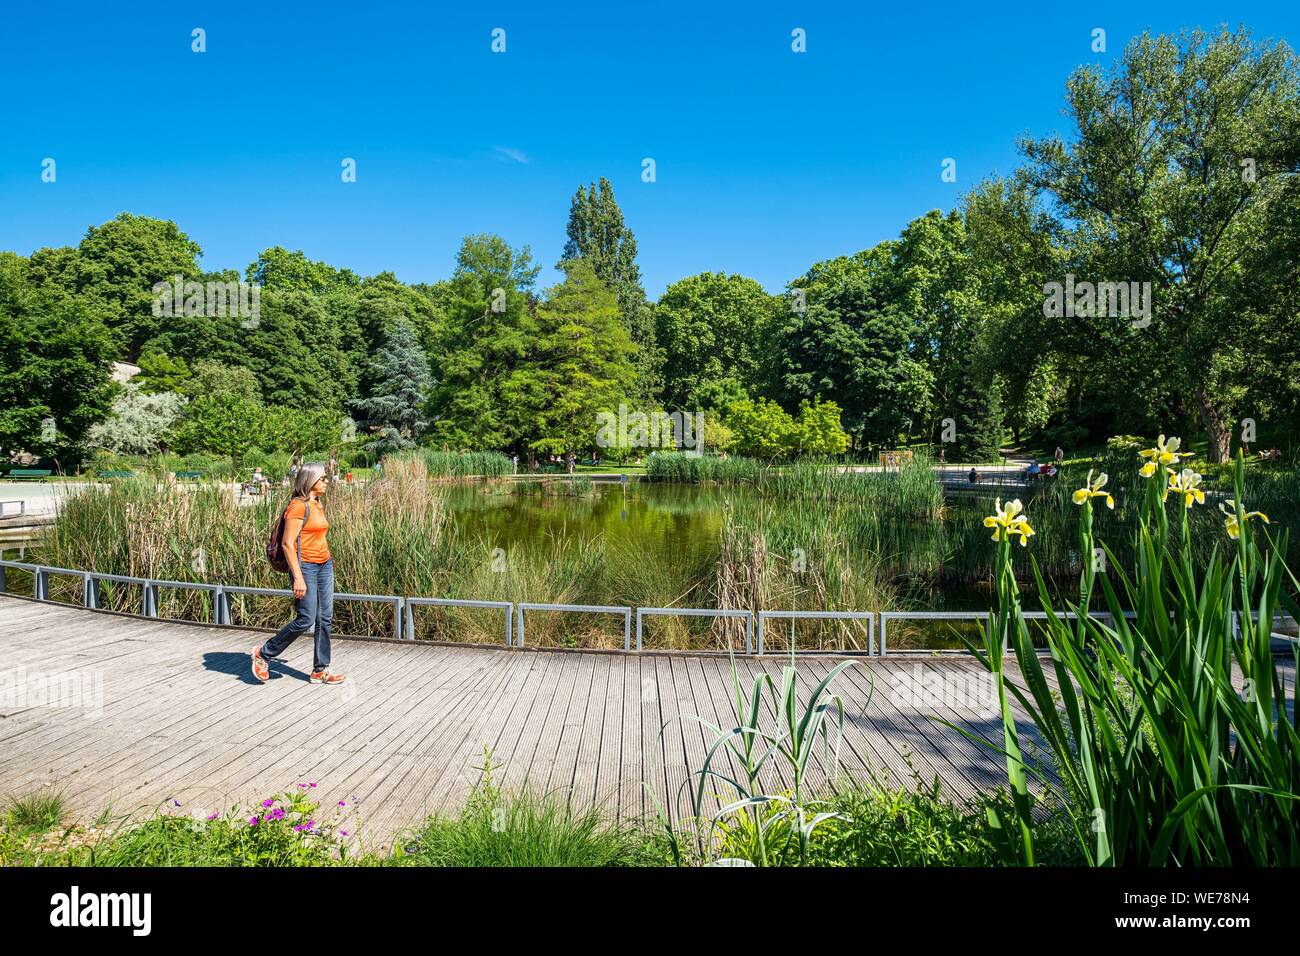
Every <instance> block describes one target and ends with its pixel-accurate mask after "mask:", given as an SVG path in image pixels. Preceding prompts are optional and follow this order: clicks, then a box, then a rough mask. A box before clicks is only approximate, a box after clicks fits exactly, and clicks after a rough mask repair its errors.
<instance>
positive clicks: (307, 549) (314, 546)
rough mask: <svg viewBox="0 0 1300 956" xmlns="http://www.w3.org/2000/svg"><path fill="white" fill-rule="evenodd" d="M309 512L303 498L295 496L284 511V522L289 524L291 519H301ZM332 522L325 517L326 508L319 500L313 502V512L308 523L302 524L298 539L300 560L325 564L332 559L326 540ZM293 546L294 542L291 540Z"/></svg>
mask: <svg viewBox="0 0 1300 956" xmlns="http://www.w3.org/2000/svg"><path fill="white" fill-rule="evenodd" d="M306 512H307V503H306V502H305V501H303V499H301V498H294V499H293V501H291V502H289V508H288V510H287V511H286V512H285V513H284V522H285V524H286V525H287V524H288V523H289V522H290V521H291V520H295V521H301V520H302V516H303V515H304V514H306ZM329 527H330V523H329V521H328V520H326V518H325V509H324V507H322V506H321V503H320V501H319V500H316V501H313V502H312V503H311V514H310V515H309V516H308V518H307V523H306V524H304V525H303V526H302V537H301V538H299V539H298V543H299V547H300V548H301V551H300V553H299V555H298V560H299V561H307V562H309V563H311V564H324V563H325V562H326V561H328V560H329V559H330V546H329V543H328V542H327V541H326V540H325V532H326V531H328V530H329ZM290 546H292V542H290Z"/></svg>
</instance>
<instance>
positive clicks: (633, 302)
mask: <svg viewBox="0 0 1300 956" xmlns="http://www.w3.org/2000/svg"><path fill="white" fill-rule="evenodd" d="M566 234H567V235H568V241H567V242H565V244H564V254H563V256H562V257H561V262H562V263H563V262H568V261H571V260H574V259H584V260H586V262H587V263H588V264H589V265H590V266H591V268H592V269H593V270H594V271H595V273H596V277H597V278H598V279H600V281H601V282H603V283H605V285H606V286H608V287H609V288H610V289H612V290H613V291H614V295H615V296H616V297H617V299H618V307H619V311H620V313H621V314H622V316H623V324H624V327H625V328H626V329H627V333H628V337H629V339H630V340H631V342H632V344H633V345H635V346H636V353H635V355H636V358H635V361H636V374H637V386H636V388H637V394H638V396H639V397H640V398H641V399H642V400H643V401H644V400H649V399H652V398H653V397H654V396H655V395H657V394H658V392H659V389H660V387H661V381H660V374H661V366H662V363H663V357H662V355H661V353H660V350H659V347H658V344H657V343H656V341H655V316H654V309H653V308H652V307H651V306H650V305H649V303H647V302H646V297H645V289H644V288H643V287H642V285H641V268H640V267H639V266H638V265H637V264H636V237H635V236H634V235H633V234H632V230H631V229H629V228H628V227H627V224H626V223H625V222H624V221H623V210H622V209H620V208H619V205H618V202H617V200H615V198H614V187H613V186H611V185H610V182H609V180H608V179H606V178H605V177H603V176H602V177H601V178H600V182H599V183H593V184H592V185H591V186H590V188H587V187H583V186H581V185H580V186H578V191H577V192H576V193H574V196H573V200H572V202H571V203H570V204H569V223H568V227H567V229H566Z"/></svg>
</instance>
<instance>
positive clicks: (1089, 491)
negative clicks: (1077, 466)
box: [1072, 468, 1115, 511]
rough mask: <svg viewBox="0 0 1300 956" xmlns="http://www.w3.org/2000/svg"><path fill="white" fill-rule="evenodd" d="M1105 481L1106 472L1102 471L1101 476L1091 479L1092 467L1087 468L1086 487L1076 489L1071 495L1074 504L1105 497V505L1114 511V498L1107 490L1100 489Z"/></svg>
mask: <svg viewBox="0 0 1300 956" xmlns="http://www.w3.org/2000/svg"><path fill="white" fill-rule="evenodd" d="M1106 481H1107V478H1106V473H1105V472H1104V471H1103V472H1102V473H1101V476H1100V477H1099V478H1098V479H1097V480H1096V481H1093V480H1092V469H1091V468H1089V469H1088V485H1087V487H1086V488H1080V489H1079V490H1078V491H1076V492H1075V493H1074V495H1073V496H1072V500H1073V501H1074V503H1075V504H1076V505H1081V504H1083V503H1084V502H1085V501H1087V500H1088V499H1090V498H1105V499H1106V507H1107V508H1109V509H1111V510H1112V511H1114V510H1115V499H1114V498H1112V497H1111V496H1110V494H1108V493H1107V492H1105V491H1102V490H1101V489H1103V488H1105V487H1106Z"/></svg>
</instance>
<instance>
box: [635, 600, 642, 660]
mask: <svg viewBox="0 0 1300 956" xmlns="http://www.w3.org/2000/svg"><path fill="white" fill-rule="evenodd" d="M641 610H642V609H641V608H637V609H636V652H637V653H638V654H640V653H641Z"/></svg>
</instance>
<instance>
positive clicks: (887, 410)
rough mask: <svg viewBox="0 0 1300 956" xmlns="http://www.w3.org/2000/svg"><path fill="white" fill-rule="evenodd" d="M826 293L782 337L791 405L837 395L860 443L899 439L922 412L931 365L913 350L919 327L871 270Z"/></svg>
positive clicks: (791, 319)
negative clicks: (913, 330)
mask: <svg viewBox="0 0 1300 956" xmlns="http://www.w3.org/2000/svg"><path fill="white" fill-rule="evenodd" d="M837 281H838V284H837V285H834V286H832V287H830V288H828V289H825V291H821V290H819V293H818V294H819V296H821V297H823V301H819V302H810V303H809V304H808V307H807V310H806V311H805V312H802V313H801V312H794V311H792V312H791V313H789V315H788V316H787V317H786V318H785V319H784V321H783V324H782V326H781V328H780V330H779V332H778V334H777V336H776V343H777V344H776V355H777V364H778V372H779V384H780V388H781V393H782V394H783V395H784V396H785V399H786V402H787V404H789V405H794V404H795V403H796V402H798V401H799V400H801V399H804V398H812V399H815V398H817V397H819V396H821V395H834V396H836V398H837V399H839V400H840V401H841V402H842V407H843V413H844V420H845V425H846V426H847V427H848V429H849V430H850V431H851V433H852V434H853V435H854V436H855V439H856V443H857V445H858V447H861V446H863V445H865V444H866V443H868V442H883V443H887V444H892V443H893V442H894V441H895V440H896V439H897V438H898V436H899V434H900V433H901V432H902V431H903V430H904V429H906V428H907V426H908V424H909V422H911V421H912V420H914V419H915V418H916V416H917V414H918V408H920V407H922V406H923V404H924V401H925V394H924V393H925V391H926V390H927V388H928V383H929V380H930V379H929V372H928V369H927V368H926V367H925V366H924V365H922V364H921V363H919V362H918V361H917V360H915V359H913V358H912V357H911V356H909V354H908V344H909V340H910V334H911V326H910V325H909V323H908V320H907V317H906V315H905V314H904V313H903V311H902V309H900V308H899V306H898V305H897V304H896V303H895V302H892V301H889V300H888V299H887V297H886V295H885V294H884V291H883V289H882V288H881V286H880V284H879V283H878V282H876V281H873V280H872V279H871V278H870V277H869V276H868V275H867V274H858V275H856V276H852V275H849V276H845V277H843V278H839V279H838V280H837Z"/></svg>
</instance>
